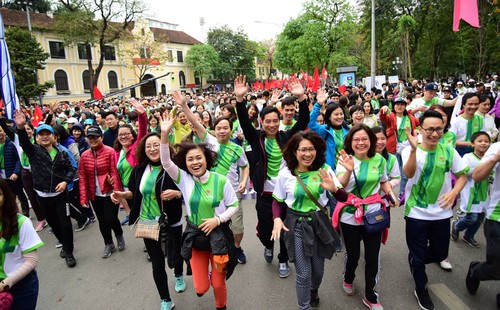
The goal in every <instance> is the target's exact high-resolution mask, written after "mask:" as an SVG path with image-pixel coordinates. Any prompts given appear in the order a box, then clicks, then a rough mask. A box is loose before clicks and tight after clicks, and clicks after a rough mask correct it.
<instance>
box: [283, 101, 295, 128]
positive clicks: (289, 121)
mask: <svg viewBox="0 0 500 310" xmlns="http://www.w3.org/2000/svg"><path fill="white" fill-rule="evenodd" d="M296 102H297V97H295V96H291V97H287V98H285V99H283V100H282V101H281V111H283V120H281V122H280V127H279V130H284V131H287V130H289V129H291V128H292V127H293V125H295V123H296V122H297V121H296V120H295V118H294V117H295V103H296Z"/></svg>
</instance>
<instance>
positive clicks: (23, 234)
mask: <svg viewBox="0 0 500 310" xmlns="http://www.w3.org/2000/svg"><path fill="white" fill-rule="evenodd" d="M17 220H18V223H19V224H18V225H19V232H18V234H17V235H15V236H12V237H11V239H10V241H9V243H8V244H7V243H6V240H5V239H4V238H1V239H0V249H1V250H0V256H1V257H0V258H1V261H2V262H3V266H0V268H1V269H0V278H3V279H5V278H7V277H8V276H9V275H11V274H12V273H13V272H15V271H16V270H17V269H19V267H21V265H22V264H24V257H23V254H26V253H29V252H33V251H34V250H36V249H38V248H39V247H41V246H42V245H43V244H44V243H43V242H42V240H41V239H40V237H39V236H38V234H37V233H36V231H35V228H33V223H32V222H31V220H30V219H29V218H27V217H25V216H23V215H21V214H18V215H17Z"/></svg>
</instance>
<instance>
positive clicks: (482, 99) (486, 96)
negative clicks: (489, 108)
mask: <svg viewBox="0 0 500 310" xmlns="http://www.w3.org/2000/svg"><path fill="white" fill-rule="evenodd" d="M486 100H489V101H490V104H491V105H492V104H493V103H494V102H495V100H494V99H493V97H492V96H491V95H490V94H479V102H480V103H481V102H485V101H486Z"/></svg>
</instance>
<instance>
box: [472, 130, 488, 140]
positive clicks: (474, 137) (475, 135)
mask: <svg viewBox="0 0 500 310" xmlns="http://www.w3.org/2000/svg"><path fill="white" fill-rule="evenodd" d="M480 136H486V137H488V141H490V143H491V137H490V135H489V134H488V133H487V132H484V131H478V132H475V133H473V134H472V136H471V137H470V142H472V143H474V141H475V140H476V139H477V138H479V137H480Z"/></svg>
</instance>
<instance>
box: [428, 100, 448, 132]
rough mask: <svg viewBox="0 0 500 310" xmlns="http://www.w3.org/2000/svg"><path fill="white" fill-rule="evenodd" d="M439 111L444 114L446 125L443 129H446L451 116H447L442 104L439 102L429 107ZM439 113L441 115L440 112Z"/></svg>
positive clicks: (430, 109)
mask: <svg viewBox="0 0 500 310" xmlns="http://www.w3.org/2000/svg"><path fill="white" fill-rule="evenodd" d="M436 110H438V111H441V112H443V113H444V114H446V126H445V128H444V131H445V132H446V131H448V128H450V123H451V117H449V116H448V113H447V112H446V109H445V108H444V107H443V106H442V105H439V104H433V105H431V106H430V107H429V111H436ZM441 115H443V114H442V113H441Z"/></svg>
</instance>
